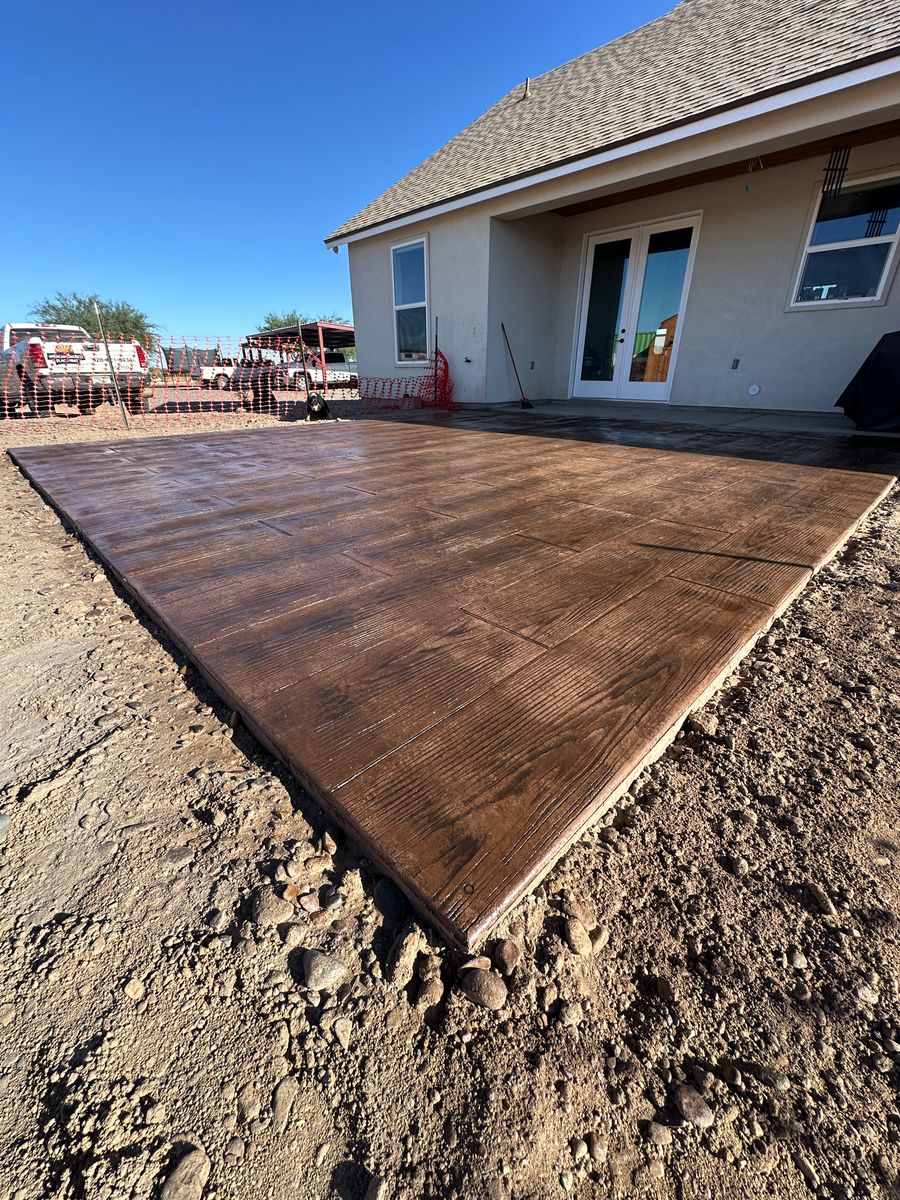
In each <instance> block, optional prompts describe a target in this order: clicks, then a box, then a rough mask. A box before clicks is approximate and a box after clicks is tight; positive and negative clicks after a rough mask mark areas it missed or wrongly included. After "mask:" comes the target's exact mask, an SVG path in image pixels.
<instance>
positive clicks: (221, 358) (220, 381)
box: [191, 354, 240, 392]
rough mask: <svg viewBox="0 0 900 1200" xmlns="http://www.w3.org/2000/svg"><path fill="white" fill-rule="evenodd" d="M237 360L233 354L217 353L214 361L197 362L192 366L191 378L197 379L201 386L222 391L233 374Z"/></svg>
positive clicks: (225, 388)
mask: <svg viewBox="0 0 900 1200" xmlns="http://www.w3.org/2000/svg"><path fill="white" fill-rule="evenodd" d="M239 361H240V360H239V359H238V358H237V357H235V356H229V355H221V354H217V355H216V357H215V361H214V362H212V363H206V364H203V365H200V364H199V363H198V364H197V365H196V366H194V367H192V368H191V378H192V379H198V380H199V381H200V386H201V387H208V388H215V389H216V391H219V392H224V391H226V390H227V388H228V381H229V379H230V378H231V376H232V375H233V374H234V372H235V368H236V367H237V366H238V363H239Z"/></svg>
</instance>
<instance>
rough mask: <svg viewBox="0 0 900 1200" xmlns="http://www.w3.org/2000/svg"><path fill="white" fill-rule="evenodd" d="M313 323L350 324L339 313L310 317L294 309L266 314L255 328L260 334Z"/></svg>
mask: <svg viewBox="0 0 900 1200" xmlns="http://www.w3.org/2000/svg"><path fill="white" fill-rule="evenodd" d="M314 321H323V322H324V323H325V324H327V325H350V324H351V322H350V321H349V320H348V319H347V317H344V316H341V314H340V313H328V314H327V315H323V316H318V317H311V316H308V315H307V314H306V313H299V312H297V311H296V309H291V311H290V312H283V313H274V312H270V313H266V315H265V317H264V318H263V324H262V325H257V327H256V328H257V330H258V331H259V332H260V333H265V331H266V330H267V329H283V328H284V326H285V325H297V324H300V325H308V324H312V322H314Z"/></svg>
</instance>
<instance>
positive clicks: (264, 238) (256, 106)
mask: <svg viewBox="0 0 900 1200" xmlns="http://www.w3.org/2000/svg"><path fill="white" fill-rule="evenodd" d="M673 2H674V0H671V2H667V0H653V2H651V0H632V2H631V3H629V4H623V3H621V2H618V3H612V2H611V0H600V2H597V0H593V2H591V0H566V3H565V4H562V5H558V6H556V7H553V6H552V5H551V6H549V7H548V6H547V4H546V3H535V2H532V0H524V2H522V0H519V2H515V0H499V2H495V3H491V2H488V3H483V2H482V3H478V2H476V0H462V2H460V0H456V2H454V3H451V4H423V3H411V2H409V0H401V2H399V3H394V4H380V5H379V4H374V3H357V2H355V0H352V2H351V3H344V4H340V5H335V6H333V7H332V6H331V5H328V4H323V5H311V4H298V3H294V2H288V0H270V2H269V3H268V4H251V3H247V2H246V0H244V2H243V3H240V2H238V0H180V2H179V3H175V2H174V0H154V2H153V3H149V4H136V3H133V2H132V0H126V3H124V4H121V3H118V2H117V3H111V2H110V0H99V2H98V3H93V4H87V5H84V4H77V3H73V2H72V0H44V2H43V3H41V4H40V5H39V6H37V7H36V8H35V9H34V11H33V14H32V13H30V12H29V10H28V6H27V5H25V6H22V5H19V6H17V9H18V17H17V19H16V21H15V22H14V23H12V24H10V22H9V20H7V21H6V22H5V36H4V42H5V45H6V50H5V53H4V55H3V60H4V62H3V67H2V72H0V111H2V113H3V126H4V131H5V137H4V149H3V159H4V170H3V172H2V178H3V186H2V187H0V230H2V231H3V232H2V238H3V241H2V251H0V322H2V321H7V320H23V319H26V318H27V317H28V314H29V310H30V308H31V307H32V306H33V305H34V304H35V303H36V302H37V301H38V300H40V299H41V298H43V297H44V296H46V295H49V294H52V293H54V292H56V291H63V292H68V291H78V292H97V293H99V294H100V295H101V296H103V297H105V298H107V299H112V300H127V301H129V302H130V303H132V304H135V305H137V306H138V307H139V308H142V309H144V310H145V311H146V312H147V313H148V314H149V316H150V318H151V320H153V321H154V322H155V323H157V324H158V325H159V326H160V327H161V328H162V329H163V330H164V331H165V332H166V333H169V334H175V335H181V334H185V335H208V334H220V335H226V334H227V335H229V336H234V335H236V334H240V333H242V332H245V331H247V330H248V329H252V328H254V327H255V326H256V324H257V323H258V322H259V321H260V320H262V318H263V316H264V314H265V313H266V312H267V311H269V310H276V311H281V310H284V309H292V308H297V309H300V310H301V311H304V312H312V313H316V312H321V311H333V310H337V311H341V312H347V313H348V314H349V310H350V288H349V280H348V272H347V253H346V250H345V249H342V250H341V252H340V254H339V255H335V254H333V253H332V252H331V251H330V250H326V249H325V247H324V246H323V244H322V239H323V238H324V237H325V236H326V235H327V234H329V233H330V232H331V231H332V229H334V228H335V227H336V226H337V225H339V224H340V223H341V222H342V221H343V220H344V219H345V218H346V217H349V216H350V215H351V214H352V213H354V212H355V211H356V210H357V209H359V208H361V207H362V206H363V205H364V204H366V203H368V201H369V200H371V199H373V198H374V197H375V196H376V195H378V194H379V193H380V192H382V191H383V190H384V189H385V188H386V187H388V186H390V184H392V183H393V182H395V181H396V180H397V179H399V178H400V176H401V175H403V174H404V173H405V172H406V171H407V170H409V169H410V168H411V167H413V166H415V165H416V164H417V163H418V162H420V161H421V160H422V159H423V158H425V157H426V156H427V155H428V154H430V153H431V152H432V151H433V150H435V149H436V148H437V147H438V146H440V145H441V144H442V143H443V142H445V141H446V140H447V139H448V138H449V137H451V136H453V134H455V133H457V132H458V131H459V130H460V129H461V128H462V127H463V126H464V125H466V124H467V123H468V122H469V121H471V120H472V119H473V118H474V117H476V116H478V115H479V114H480V113H481V112H483V111H484V110H485V109H486V108H487V107H488V106H489V105H490V104H492V103H493V102H494V100H496V99H497V98H498V97H500V96H501V95H502V94H503V93H504V92H506V91H508V90H509V88H510V87H513V86H515V85H516V84H517V83H518V82H520V81H522V80H524V78H525V76H526V75H532V76H534V75H539V74H541V73H542V72H544V71H547V70H549V69H551V68H552V67H555V66H558V65H559V64H560V63H561V62H564V61H565V60H567V59H569V58H573V57H575V56H576V55H578V54H581V53H583V52H584V51H586V50H590V49H592V48H593V47H594V46H597V45H600V44H601V43H603V42H606V41H609V40H610V39H611V38H614V37H617V36H618V35H619V34H621V33H625V32H627V31H628V30H629V29H632V28H634V27H635V26H637V25H641V24H643V23H644V21H647V20H650V19H652V18H653V17H655V16H657V15H659V13H661V12H663V11H665V9H667V8H670V7H672V3H673ZM317 10H318V11H319V12H321V14H322V18H323V19H322V23H321V25H316V24H315V23H309V24H307V23H306V21H305V19H304V18H305V17H306V15H307V14H311V13H313V12H315V11H317ZM13 29H14V30H15V33H14V36H13ZM13 51H14V52H13ZM317 121H321V122H322V133H321V134H317V133H316V124H317Z"/></svg>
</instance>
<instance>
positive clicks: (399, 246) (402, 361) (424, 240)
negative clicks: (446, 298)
mask: <svg viewBox="0 0 900 1200" xmlns="http://www.w3.org/2000/svg"><path fill="white" fill-rule="evenodd" d="M407 246H421V247H422V258H423V264H424V267H425V299H424V301H422V300H417V301H416V302H415V303H414V304H398V303H397V301H396V297H397V291H396V287H395V285H394V251H395V250H403V249H405V248H406V247H407ZM390 253H391V320H392V321H393V324H394V366H395V367H419V368H420V369H421V367H422V364H423V363H427V362H428V360H429V358H430V357H431V329H430V327H429V321H428V312H429V309H430V308H431V289H430V275H429V270H428V234H427V233H421V234H419V236H418V237H414V238H406V239H405V240H404V241H402V242H392V243H391V246H390ZM411 308H424V309H425V357H424V358H401V357H400V346H399V344H398V342H397V313H398V312H402V311H403V310H405V309H411Z"/></svg>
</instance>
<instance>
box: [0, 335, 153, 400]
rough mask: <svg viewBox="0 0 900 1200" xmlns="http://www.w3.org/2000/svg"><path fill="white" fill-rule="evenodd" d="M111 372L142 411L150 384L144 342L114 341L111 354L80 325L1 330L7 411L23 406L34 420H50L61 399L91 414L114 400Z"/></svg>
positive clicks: (0, 388) (1, 387) (1, 381)
mask: <svg viewBox="0 0 900 1200" xmlns="http://www.w3.org/2000/svg"><path fill="white" fill-rule="evenodd" d="M110 364H111V365H110ZM113 371H115V380H116V381H117V382H118V384H119V390H120V392H121V395H122V399H123V401H125V403H126V404H127V405H128V407H129V408H130V409H131V411H132V412H137V411H139V410H140V409H141V408H142V407H143V396H144V388H145V386H146V382H147V355H146V353H145V352H144V348H143V346H142V345H141V344H140V342H137V341H134V340H130V341H119V340H113V339H111V340H110V343H109V353H108V354H107V349H106V346H105V345H104V344H103V340H102V339H97V338H95V337H93V336H92V335H91V334H89V333H88V332H87V330H86V329H82V328H81V327H80V326H78V325H41V324H25V323H22V324H15V323H10V324H7V325H4V326H3V335H2V343H0V403H2V405H3V407H4V409H5V411H6V412H9V411H10V409H12V408H16V407H18V406H19V405H20V404H23V403H24V404H27V405H29V406H30V407H31V409H32V411H33V412H34V414H35V415H36V416H39V417H49V416H51V415H52V413H53V406H54V404H55V403H56V402H57V401H64V402H66V403H70V404H77V405H78V407H79V408H80V409H81V411H82V412H84V413H88V412H93V410H94V409H95V408H96V407H97V405H98V404H102V403H103V401H104V400H106V399H115V387H114V381H113Z"/></svg>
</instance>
